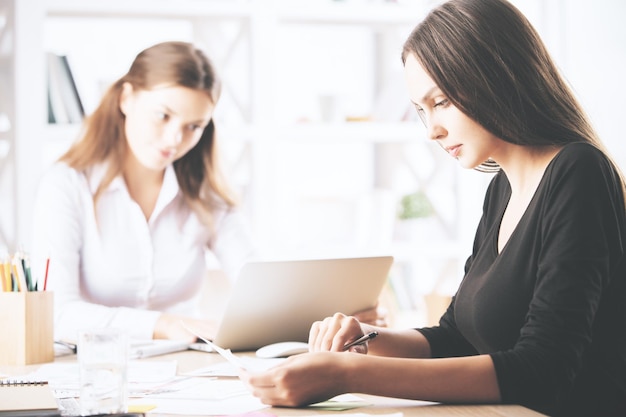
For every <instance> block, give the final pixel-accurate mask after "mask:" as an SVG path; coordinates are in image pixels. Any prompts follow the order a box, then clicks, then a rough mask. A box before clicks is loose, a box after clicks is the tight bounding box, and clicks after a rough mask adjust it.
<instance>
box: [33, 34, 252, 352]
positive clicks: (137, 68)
mask: <svg viewBox="0 0 626 417" xmlns="http://www.w3.org/2000/svg"><path fill="white" fill-rule="evenodd" d="M220 87H221V84H220V80H219V78H218V76H217V74H216V73H215V69H214V67H213V64H212V63H211V61H210V60H209V59H208V58H207V56H206V55H205V54H204V53H203V52H202V50H200V49H198V48H197V47H195V46H194V45H193V44H191V43H186V42H164V43H160V44H157V45H154V46H151V47H149V48H147V49H145V50H143V51H142V52H140V53H139V54H138V55H137V57H136V58H135V60H134V61H133V63H132V65H131V66H130V69H129V70H128V72H127V73H126V74H125V75H124V76H122V77H121V78H120V79H119V80H117V81H116V82H115V83H113V85H111V87H110V88H109V89H108V90H107V91H106V92H105V94H104V95H103V97H102V99H101V102H100V104H99V106H98V107H97V109H96V110H95V111H94V112H93V114H91V115H90V116H89V117H88V118H87V119H86V120H85V123H84V125H83V130H82V132H81V135H80V138H79V140H78V141H77V142H76V143H74V144H73V145H72V146H71V148H70V149H69V150H68V151H67V152H66V153H65V154H64V155H63V156H62V157H61V158H60V159H59V161H58V162H57V163H56V164H54V166H53V167H52V168H51V169H50V170H49V171H48V172H46V174H45V176H44V177H43V180H42V182H41V184H40V189H39V194H38V199H37V206H36V210H35V211H36V214H35V224H34V230H35V235H34V240H33V241H34V249H33V255H34V256H38V257H39V258H41V257H45V256H50V270H49V278H48V290H52V291H54V293H55V336H56V337H57V338H60V339H70V340H76V332H77V330H78V329H80V328H84V327H87V328H88V327H109V326H110V327H120V328H124V329H127V330H128V331H129V333H130V335H131V336H133V337H136V338H139V339H150V338H169V339H183V340H189V341H193V340H194V339H195V337H194V336H192V335H191V334H189V333H188V332H187V331H186V330H185V329H184V328H183V327H182V326H181V324H180V319H181V318H185V319H186V320H187V321H189V322H193V323H194V325H195V327H196V328H202V329H204V330H205V332H206V333H205V334H206V335H208V336H210V335H211V334H212V332H213V331H214V329H215V323H213V322H211V321H209V320H207V319H205V318H203V316H202V315H201V314H200V307H201V306H199V305H198V302H199V292H200V291H199V290H200V288H201V285H202V283H203V279H204V277H205V275H206V271H207V264H206V261H205V260H206V255H207V252H212V253H213V255H214V256H215V257H216V258H217V259H218V260H219V262H220V265H221V267H222V269H223V270H224V271H225V272H226V274H227V275H228V276H229V277H230V278H234V277H235V275H236V273H237V271H238V269H239V268H240V267H241V266H242V264H243V263H244V262H245V261H246V260H247V259H249V258H250V256H251V255H252V253H253V252H254V247H253V244H252V240H251V237H250V234H249V233H248V228H247V226H246V222H245V220H244V219H243V217H242V215H241V214H240V213H238V212H237V209H236V204H235V200H234V198H233V197H232V195H231V193H230V192H229V191H228V189H227V187H226V186H225V183H224V181H223V179H222V177H221V175H220V171H219V169H218V158H217V156H218V155H217V150H216V146H217V138H216V128H215V123H214V120H213V111H214V109H215V106H216V104H217V102H218V99H219V96H220ZM43 264H44V262H43V261H41V260H40V261H38V262H35V263H34V265H43ZM40 276H43V274H40Z"/></svg>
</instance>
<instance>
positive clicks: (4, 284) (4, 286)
mask: <svg viewBox="0 0 626 417" xmlns="http://www.w3.org/2000/svg"><path fill="white" fill-rule="evenodd" d="M0 281H2V291H11V289H10V288H9V287H7V280H6V278H5V277H4V264H2V267H1V268H0Z"/></svg>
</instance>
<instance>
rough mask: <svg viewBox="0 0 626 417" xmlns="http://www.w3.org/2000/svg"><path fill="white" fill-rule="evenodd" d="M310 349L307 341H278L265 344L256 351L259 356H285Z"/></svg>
mask: <svg viewBox="0 0 626 417" xmlns="http://www.w3.org/2000/svg"><path fill="white" fill-rule="evenodd" d="M308 351H309V344H308V343H306V342H278V343H272V344H269V345H265V346H263V347H261V348H259V349H257V351H256V356H257V357H259V358H266V359H267V358H284V357H286V356H291V355H297V354H299V353H305V352H308Z"/></svg>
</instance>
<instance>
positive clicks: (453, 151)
mask: <svg viewBox="0 0 626 417" xmlns="http://www.w3.org/2000/svg"><path fill="white" fill-rule="evenodd" d="M461 146H462V145H454V146H449V147H447V148H446V151H447V152H448V153H449V154H450V156H452V157H453V158H458V156H459V153H460V152H461Z"/></svg>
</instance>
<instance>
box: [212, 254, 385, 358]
mask: <svg viewBox="0 0 626 417" xmlns="http://www.w3.org/2000/svg"><path fill="white" fill-rule="evenodd" d="M392 263H393V257H392V256H373V257H358V258H336V259H313V260H290V261H265V262H250V263H247V264H246V265H244V267H243V268H242V269H241V271H240V274H239V277H238V279H237V281H236V283H235V284H234V286H233V289H232V292H231V296H230V298H229V300H228V302H227V305H226V309H225V311H224V313H223V316H222V319H221V321H220V325H219V328H218V330H217V333H216V336H215V338H214V339H213V342H214V343H215V344H217V345H218V346H220V347H222V348H225V349H231V350H234V351H240V350H255V349H258V348H260V347H262V346H265V345H268V344H271V343H277V342H285V341H302V342H306V341H307V340H308V337H309V330H310V328H311V325H312V324H313V322H315V321H317V320H322V319H324V318H325V317H328V316H331V315H333V314H334V313H336V312H342V313H345V314H354V313H356V312H358V311H361V310H365V309H368V308H371V307H374V306H375V305H376V303H377V302H378V297H379V295H380V292H381V290H382V289H383V286H384V285H385V282H386V281H387V275H388V273H389V269H390V268H391V265H392Z"/></svg>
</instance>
